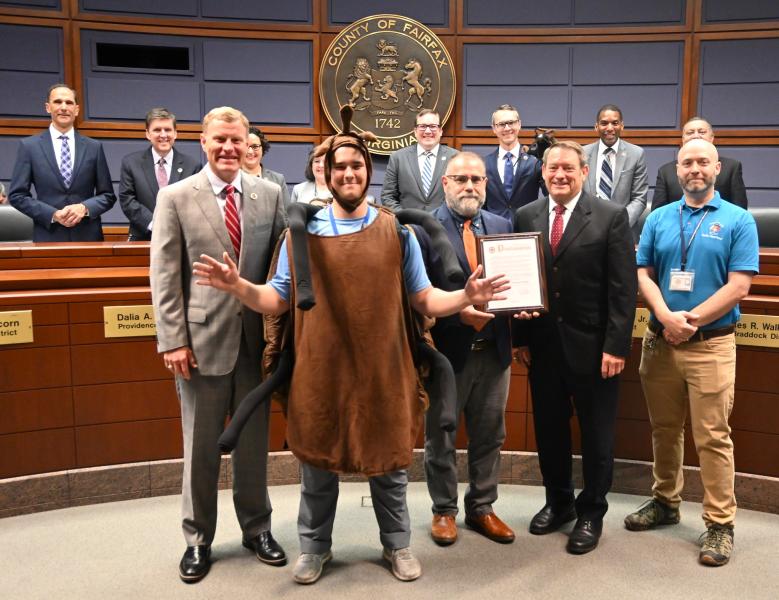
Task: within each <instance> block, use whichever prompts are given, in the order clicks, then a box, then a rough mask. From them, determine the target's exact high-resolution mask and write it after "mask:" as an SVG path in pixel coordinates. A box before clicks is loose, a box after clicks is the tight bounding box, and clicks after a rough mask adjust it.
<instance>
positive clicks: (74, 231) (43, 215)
mask: <svg viewBox="0 0 779 600" xmlns="http://www.w3.org/2000/svg"><path fill="white" fill-rule="evenodd" d="M74 141H75V146H76V148H75V153H76V157H75V158H76V162H75V164H74V165H73V176H72V178H71V181H70V186H69V187H66V186H65V181H64V180H63V179H62V174H61V173H60V170H59V167H57V159H56V158H55V156H54V145H53V144H52V141H51V134H50V133H49V130H48V129H46V131H44V132H42V133H40V134H39V135H34V136H31V137H28V138H24V139H23V140H22V141H21V142H20V144H19V153H18V155H17V157H16V164H15V165H14V171H13V175H12V176H11V189H10V190H9V192H8V197H9V199H10V201H11V204H12V205H13V206H14V207H15V208H16V209H17V210H19V211H20V212H23V213H24V214H26V215H27V216H28V217H30V218H31V219H32V220H33V223H34V226H33V233H32V240H33V241H34V242H90V241H92V242H94V241H97V242H99V241H102V240H103V228H102V222H101V220H100V215H102V214H103V213H104V212H105V211H107V210H108V209H110V208H111V207H112V206H113V205H114V202H116V196H115V195H114V187H113V184H112V183H111V173H110V172H109V171H108V163H107V162H106V159H105V154H104V153H103V145H102V144H101V143H100V142H98V141H97V140H93V139H91V138H88V137H85V136H83V135H80V134H79V133H78V132H74ZM32 186H35V195H36V197H35V198H33V197H32V194H31V193H30V188H31V187H32ZM79 203H81V204H84V205H85V206H86V207H87V210H88V211H89V216H87V217H84V218H83V219H82V220H81V222H80V223H79V224H78V225H76V226H75V227H65V226H64V225H60V224H59V223H54V222H52V217H53V216H54V213H55V212H56V211H57V210H59V209H61V208H64V207H65V206H67V205H69V204H79Z"/></svg>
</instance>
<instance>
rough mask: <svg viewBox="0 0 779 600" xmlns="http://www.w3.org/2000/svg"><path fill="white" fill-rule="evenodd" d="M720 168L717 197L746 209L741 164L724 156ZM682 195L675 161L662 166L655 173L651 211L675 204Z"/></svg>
mask: <svg viewBox="0 0 779 600" xmlns="http://www.w3.org/2000/svg"><path fill="white" fill-rule="evenodd" d="M719 160H720V163H721V164H722V168H721V169H720V172H719V175H717V181H716V182H715V184H714V189H715V190H717V191H718V192H719V195H720V196H721V197H722V198H723V199H724V200H727V201H728V202H730V203H732V204H735V205H737V206H740V207H741V208H746V207H747V190H746V188H745V187H744V178H743V177H742V175H741V163H740V162H739V161H737V160H734V159H732V158H727V157H725V156H720V157H719ZM683 195H684V192H682V187H681V186H680V185H679V178H678V177H676V161H671V162H669V163H666V164H664V165H663V166H662V167H660V169H658V171H657V183H655V194H654V196H653V197H652V210H655V209H656V208H659V207H660V206H664V205H666V204H670V203H671V202H676V201H677V200H679V199H680V198H681V197H682V196H683Z"/></svg>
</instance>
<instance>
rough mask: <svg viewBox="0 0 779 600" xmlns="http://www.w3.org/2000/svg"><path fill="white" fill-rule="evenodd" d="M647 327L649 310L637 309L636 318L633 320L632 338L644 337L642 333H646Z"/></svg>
mask: <svg viewBox="0 0 779 600" xmlns="http://www.w3.org/2000/svg"><path fill="white" fill-rule="evenodd" d="M647 325H649V309H648V308H637V309H636V317H635V319H633V337H634V338H642V337H644V332H645V331H646V327H647Z"/></svg>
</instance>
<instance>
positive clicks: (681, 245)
mask: <svg viewBox="0 0 779 600" xmlns="http://www.w3.org/2000/svg"><path fill="white" fill-rule="evenodd" d="M719 171H720V162H719V157H718V155H717V150H716V148H715V147H714V145H713V144H711V143H710V142H708V141H706V140H692V141H690V142H688V143H686V144H685V145H684V146H682V148H681V150H679V156H678V159H677V164H676V173H677V176H678V178H679V183H680V184H681V186H682V189H683V190H684V197H683V198H682V199H681V200H679V201H677V202H673V203H671V204H668V205H666V206H663V207H661V208H660V209H658V210H656V211H654V212H653V213H651V214H650V215H649V218H648V219H647V221H646V224H645V226H644V230H643V232H642V234H641V241H640V242H639V248H638V256H637V264H638V283H639V289H640V291H641V295H642V296H643V298H644V300H645V301H646V304H647V306H648V307H649V310H650V311H651V313H652V315H651V319H650V323H649V327H648V329H647V332H646V334H645V335H644V341H643V349H642V353H641V366H640V368H639V373H640V375H641V384H642V386H643V389H644V396H645V397H646V402H647V408H648V410H649V420H650V422H651V424H652V445H653V452H654V466H653V474H654V480H655V482H654V485H653V487H652V496H653V497H652V499H651V500H649V501H648V502H646V503H645V504H644V505H643V506H642V507H640V508H639V509H638V510H637V511H636V512H634V513H631V514H629V515H628V516H627V517H626V518H625V527H627V528H628V529H630V530H631V531H644V530H647V529H652V528H654V527H656V526H658V525H674V524H676V523H678V522H679V504H680V503H681V500H682V498H681V491H682V486H683V476H682V459H683V452H684V422H685V418H686V416H687V414H688V412H689V415H690V424H691V426H692V434H693V438H694V439H695V447H696V449H697V452H698V459H699V461H700V467H701V479H702V481H703V490H704V493H703V520H704V522H705V523H706V528H707V530H706V532H705V533H704V534H703V535H702V536H701V550H700V554H699V560H700V562H701V563H702V564H704V565H710V566H720V565H724V564H725V563H727V562H728V560H729V559H730V554H731V552H732V549H733V521H734V517H735V514H736V498H735V494H734V489H733V488H734V477H735V475H734V471H735V470H734V464H733V442H732V440H731V439H730V426H729V425H728V417H729V416H730V412H731V410H732V408H733V389H734V384H735V379H736V342H735V334H734V329H735V324H736V322H737V321H738V319H739V316H740V313H739V309H738V303H739V301H740V300H741V299H743V298H744V297H745V296H746V295H747V293H748V292H749V286H750V284H751V282H752V277H753V276H754V275H755V274H756V273H757V272H758V261H759V257H758V240H757V228H756V226H755V221H754V219H753V218H752V216H751V215H750V214H749V213H748V212H747V211H746V210H744V209H743V208H740V207H738V206H736V205H734V204H731V203H730V202H727V201H725V200H723V199H722V198H720V195H719V193H718V192H716V191H715V190H714V182H715V180H716V178H717V174H718V173H719Z"/></svg>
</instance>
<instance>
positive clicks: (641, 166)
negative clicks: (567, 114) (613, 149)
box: [584, 140, 649, 239]
mask: <svg viewBox="0 0 779 600" xmlns="http://www.w3.org/2000/svg"><path fill="white" fill-rule="evenodd" d="M584 153H585V155H586V157H587V164H588V165H589V166H590V174H589V175H588V176H587V181H585V183H584V191H585V192H587V193H588V194H589V195H590V196H593V197H594V198H597V197H598V189H597V185H596V177H597V174H598V170H599V169H600V165H598V164H596V163H597V161H598V142H595V143H594V144H587V145H586V146H585V147H584ZM648 191H649V180H648V179H647V173H646V157H645V156H644V149H643V148H641V147H640V146H636V145H635V144H631V143H630V142H626V141H625V140H620V141H619V152H618V153H617V156H616V158H615V160H614V177H613V181H612V186H611V201H612V202H614V203H615V204H618V205H619V206H624V207H625V208H626V209H627V211H628V220H629V221H630V226H631V227H632V228H633V232H634V234H635V235H636V239H637V238H638V233H639V232H638V228H637V227H636V225H637V223H638V219H639V217H640V216H641V213H643V212H644V209H645V208H646V195H647V192H648Z"/></svg>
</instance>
